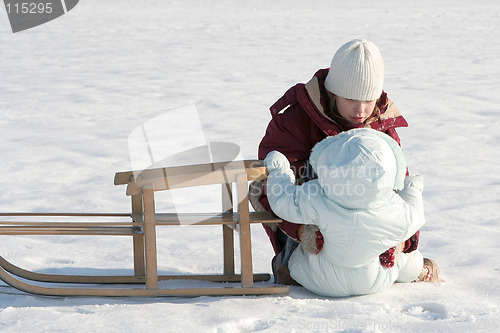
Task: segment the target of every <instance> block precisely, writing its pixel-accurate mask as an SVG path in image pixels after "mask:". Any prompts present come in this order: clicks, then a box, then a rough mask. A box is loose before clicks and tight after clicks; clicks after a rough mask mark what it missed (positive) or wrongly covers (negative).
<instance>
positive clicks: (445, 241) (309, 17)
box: [0, 0, 500, 332]
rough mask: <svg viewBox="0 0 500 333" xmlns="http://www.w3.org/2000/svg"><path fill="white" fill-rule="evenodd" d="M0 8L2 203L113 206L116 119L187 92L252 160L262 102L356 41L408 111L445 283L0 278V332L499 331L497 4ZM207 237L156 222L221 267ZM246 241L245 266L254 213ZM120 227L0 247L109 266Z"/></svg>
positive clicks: (164, 240) (198, 259) (150, 3)
mask: <svg viewBox="0 0 500 333" xmlns="http://www.w3.org/2000/svg"><path fill="white" fill-rule="evenodd" d="M0 8H1V9H0V114H1V117H0V131H1V133H2V134H1V138H2V139H1V140H0V152H1V156H2V157H1V161H2V163H1V164H0V189H1V191H0V211H1V212H11V211H25V212H40V211H42V212H43V211H45V212H49V211H66V212H67V211H70V212H127V211H128V210H129V205H130V204H129V200H128V198H127V197H126V196H125V194H124V191H125V189H124V188H123V187H117V186H114V185H113V176H114V173H115V172H116V171H123V170H128V169H130V160H129V155H128V148H127V140H128V136H129V134H130V133H131V132H132V131H133V130H134V129H135V128H136V127H137V126H139V125H140V124H142V123H144V122H147V121H148V120H150V119H152V118H154V117H156V116H159V115H161V114H164V113H165V112H166V111H168V110H172V109H176V108H179V107H183V106H186V105H191V104H195V105H196V107H197V109H198V112H199V118H200V121H201V123H202V125H203V130H204V135H205V136H206V138H207V140H209V141H226V142H233V143H237V144H238V145H240V147H241V149H242V157H244V158H255V157H256V152H257V145H258V143H259V141H260V139H261V137H262V135H263V134H264V131H265V128H266V125H267V122H268V121H269V119H270V114H269V112H268V107H269V106H270V105H271V104H272V103H273V102H274V101H275V100H276V99H277V98H279V97H280V96H281V95H282V94H283V93H284V92H285V91H286V89H288V88H289V86H291V85H293V84H295V83H297V82H306V81H307V80H309V78H310V77H311V76H312V74H313V73H314V72H315V71H316V70H317V69H319V68H324V67H328V66H329V64H330V61H331V58H332V56H333V54H334V52H335V51H336V50H337V48H338V47H339V46H340V45H342V44H343V43H344V42H347V41H348V40H350V39H353V38H357V37H365V38H367V39H369V40H372V41H374V42H375V43H376V44H377V46H378V47H379V48H380V50H381V52H382V55H383V57H384V60H385V66H386V80H385V90H386V91H387V92H388V93H389V96H390V97H391V98H392V99H393V100H394V102H395V103H396V105H398V107H399V109H400V110H401V111H402V113H403V114H404V116H405V117H406V119H407V120H408V122H409V123H410V126H409V127H408V128H405V129H400V130H399V134H400V136H401V138H402V144H403V150H404V152H405V154H406V157H407V160H408V162H409V168H410V171H411V173H413V174H422V175H424V177H425V186H426V188H425V192H424V200H425V206H426V215H427V221H428V222H427V224H426V225H425V226H424V228H423V229H422V235H421V244H420V249H421V251H422V253H423V254H424V255H425V256H428V257H431V258H433V259H435V260H436V261H438V262H439V264H440V266H441V270H442V273H443V275H444V277H445V279H446V283H442V284H440V285H430V284H397V285H394V286H393V287H391V288H390V289H389V290H387V291H385V292H383V293H380V294H375V295H368V296H363V297H352V298H343V299H332V298H325V297H319V296H317V295H315V294H312V293H311V292H308V291H307V290H305V289H303V288H298V287H293V288H292V289H291V293H290V295H288V296H279V297H274V296H259V297H198V298H187V299H186V298H78V297H75V298H61V297H40V296H32V295H26V294H24V293H22V292H20V291H17V290H15V289H13V288H11V287H9V286H7V285H6V284H4V283H0V331H2V332H29V331H30V332H67V331H72V332H125V331H127V332H129V331H130V332H149V331H157V332H179V331H181V330H184V331H186V332H188V331H189V332H191V331H192V332H255V331H261V332H326V331H339V332H379V331H381V332H418V331H435V332H438V331H439V332H442V331H448V332H471V331H492V332H493V331H497V330H498V327H499V326H500V309H499V307H500V291H499V290H500V288H499V287H500V283H499V276H500V257H499V256H498V254H499V251H500V245H499V244H500V243H499V242H498V239H499V238H500V229H499V228H500V168H499V163H500V149H499V144H500V134H499V133H500V131H499V130H498V127H499V126H500V121H499V120H498V119H499V118H498V113H499V112H500V60H499V57H498V54H499V52H500V46H499V44H498V36H499V34H500V27H499V22H500V14H499V13H500V3H498V1H482V0H477V1H474V2H471V1H468V0H457V1H452V0H442V1H430V0H423V1H418V2H413V1H411V2H404V1H397V2H396V1H389V0H381V1H377V2H372V1H345V0H338V1H326V0H321V1H314V2H306V1H299V0H286V1H285V0H277V1H264V0H256V1H244V2H243V1H241V2H234V1H228V0H218V1H215V0H210V1H202V0H199V1H196V0H183V1H161V0H142V1H131V0H106V1H98V0H82V1H80V3H79V4H78V5H77V6H76V7H75V8H74V9H73V10H72V11H70V12H69V13H68V14H66V15H64V16H62V17H60V18H58V19H56V20H54V21H52V22H49V23H47V24H44V25H42V26H39V27H36V28H33V29H30V30H26V31H24V32H20V33H16V34H13V33H12V32H11V30H10V27H9V23H8V19H7V15H6V13H5V8H4V7H3V6H0ZM187 121H189V120H187ZM177 140H178V141H177V143H178V145H179V146H181V147H182V146H183V145H184V144H185V140H186V138H183V137H179V138H177ZM189 198H190V201H188V202H186V207H190V208H186V207H184V209H191V210H194V209H201V208H206V207H215V208H214V209H218V206H217V204H216V202H215V199H216V198H215V199H214V198H213V195H211V194H210V192H208V193H207V192H198V191H193V192H192V193H191V194H190V195H189ZM219 234H220V232H219V228H212V227H189V228H168V230H164V229H160V230H159V240H158V251H159V260H160V264H159V269H160V270H161V271H162V272H179V273H184V272H202V273H215V272H219V271H220V270H221V269H222V260H221V259H220V253H221V240H220V235H219ZM252 237H253V245H254V246H253V258H254V269H255V271H257V272H270V271H271V269H270V260H271V258H272V249H271V246H270V244H269V242H268V240H267V237H266V236H265V234H264V231H263V229H262V228H261V227H260V226H253V229H252ZM130 243H131V241H130V240H128V239H122V238H112V239H109V238H102V239H101V238H89V237H35V236H25V237H20V236H16V237H7V236H2V237H1V241H0V254H1V255H3V256H5V257H7V258H8V259H10V260H12V261H13V262H15V263H17V264H19V265H21V266H23V267H27V268H30V269H33V270H36V271H40V272H60V271H70V272H83V273H88V274H94V273H95V274H97V273H103V272H108V273H119V272H123V270H126V271H128V272H129V271H130V270H131V269H132V257H131V246H130V245H131V244H130ZM186 285H188V283H187V282H186Z"/></svg>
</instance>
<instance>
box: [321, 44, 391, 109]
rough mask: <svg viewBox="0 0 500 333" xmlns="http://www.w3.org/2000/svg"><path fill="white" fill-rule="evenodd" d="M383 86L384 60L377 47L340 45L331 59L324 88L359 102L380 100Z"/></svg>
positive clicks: (369, 45)
mask: <svg viewBox="0 0 500 333" xmlns="http://www.w3.org/2000/svg"><path fill="white" fill-rule="evenodd" d="M383 86H384V60H383V59H382V55H381V54H380V51H379V50H378V48H377V46H375V44H373V43H372V42H369V41H367V40H366V39H354V40H352V41H350V42H347V43H345V44H344V45H342V46H341V47H340V48H339V49H338V50H337V52H336V53H335V55H334V56H333V60H332V64H331V66H330V71H329V72H328V75H327V77H326V79H325V88H326V89H327V90H328V91H330V92H332V93H334V94H335V95H337V96H340V97H343V98H347V99H355V100H359V101H373V100H376V99H378V98H379V97H380V95H381V94H382V89H383Z"/></svg>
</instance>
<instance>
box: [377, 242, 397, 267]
mask: <svg viewBox="0 0 500 333" xmlns="http://www.w3.org/2000/svg"><path fill="white" fill-rule="evenodd" d="M394 252H396V247H395V246H394V247H391V248H390V249H389V250H387V251H385V252H384V253H382V254H381V255H379V257H378V258H379V260H380V264H381V265H382V266H383V267H385V268H391V267H393V266H394V261H395V260H394V259H395V258H394Z"/></svg>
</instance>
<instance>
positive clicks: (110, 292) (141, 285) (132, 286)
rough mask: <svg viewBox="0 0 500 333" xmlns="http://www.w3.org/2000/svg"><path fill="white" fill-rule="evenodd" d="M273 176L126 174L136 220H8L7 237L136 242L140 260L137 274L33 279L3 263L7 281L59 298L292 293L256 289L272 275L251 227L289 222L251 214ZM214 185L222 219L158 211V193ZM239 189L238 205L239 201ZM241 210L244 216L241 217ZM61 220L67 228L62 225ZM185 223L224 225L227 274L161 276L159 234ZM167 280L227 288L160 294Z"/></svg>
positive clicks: (249, 167) (2, 231) (238, 165)
mask: <svg viewBox="0 0 500 333" xmlns="http://www.w3.org/2000/svg"><path fill="white" fill-rule="evenodd" d="M266 176H267V170H266V168H265V167H264V165H263V163H262V161H258V160H245V161H230V162H219V163H207V164H197V165H188V166H181V167H170V168H156V169H146V170H141V171H126V172H118V173H116V174H115V185H127V189H126V194H127V195H128V196H129V197H130V198H131V203H132V209H131V213H119V214H98V213H0V236H1V235H48V236H51V235H52V236H54V235H91V236H130V237H132V246H133V254H134V273H133V275H132V274H131V275H96V276H88V275H70V274H67V275H62V274H45V273H38V272H32V271H29V270H26V269H23V268H21V267H18V266H16V265H14V264H13V263H11V262H9V261H7V260H6V259H5V258H4V257H1V256H0V279H2V280H3V281H4V282H5V283H7V284H9V285H10V286H12V287H14V288H17V289H19V290H22V291H25V292H27V293H33V294H40V295H53V296H218V295H265V294H271V295H283V294H287V293H289V288H288V287H286V286H276V285H271V286H269V285H264V286H258V285H255V284H254V282H262V281H268V280H269V279H270V275H269V274H267V273H265V274H254V273H253V268H252V252H251V251H252V249H251V237H250V224H251V223H279V222H281V220H280V219H277V218H274V217H273V216H271V214H269V213H267V212H251V213H250V212H249V204H248V181H252V180H256V179H264V178H266ZM213 184H220V185H221V186H222V191H221V192H222V198H221V201H222V209H221V213H220V214H199V213H196V214H189V213H184V214H177V213H157V212H156V211H155V192H157V191H166V190H171V189H174V188H186V187H193V186H201V185H213ZM233 188H234V189H235V194H236V195H235V197H236V200H237V202H233ZM235 207H237V212H235V211H234V208H235ZM13 218H15V219H13ZM55 218H57V219H64V220H66V221H63V222H58V221H54V220H55ZM79 218H85V221H75V220H76V219H79ZM110 218H120V219H123V220H124V221H119V222H116V221H109V220H110ZM89 219H90V220H91V221H89ZM179 224H183V225H198V226H199V225H221V228H222V238H223V255H222V258H223V264H224V265H223V270H224V271H223V272H222V274H183V275H160V274H158V262H157V251H156V248H157V237H156V227H160V226H178V225H179ZM235 230H237V233H238V234H239V247H240V249H239V250H240V260H241V272H240V273H239V274H237V273H236V272H235V260H234V258H235V252H234V247H235V242H234V232H235ZM166 242H168V240H166ZM159 246H162V244H160V245H159ZM164 280H201V281H211V282H220V283H217V284H214V286H213V287H212V286H210V287H206V288H160V287H159V283H158V282H159V281H164ZM224 282H231V283H224ZM188 284H189V282H186V285H188Z"/></svg>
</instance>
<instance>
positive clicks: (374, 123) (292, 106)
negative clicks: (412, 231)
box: [258, 69, 418, 253]
mask: <svg viewBox="0 0 500 333" xmlns="http://www.w3.org/2000/svg"><path fill="white" fill-rule="evenodd" d="M328 70H329V69H321V70H319V71H317V72H316V74H314V76H313V78H312V79H311V80H310V81H309V82H308V83H306V84H303V83H299V84H296V85H295V86H293V87H291V88H290V89H288V91H287V92H286V93H285V94H284V95H283V96H282V97H281V98H280V99H279V100H278V101H276V103H274V104H273V105H272V106H271V108H270V110H271V115H272V119H271V121H270V122H269V125H268V127H267V130H266V134H265V135H264V138H263V139H262V141H261V142H260V145H259V154H258V156H259V159H264V158H265V157H266V156H267V154H268V153H269V152H271V151H273V150H278V151H280V152H281V153H283V154H284V155H285V156H286V157H287V158H288V160H289V161H290V166H291V168H292V169H293V171H294V172H295V175H296V179H297V181H298V183H300V182H301V181H300V180H301V179H302V178H303V177H304V176H305V173H306V171H307V167H306V162H307V161H308V159H309V154H310V152H311V149H312V148H313V147H314V145H315V144H316V143H318V142H319V141H321V140H323V139H324V138H326V137H327V136H332V135H337V134H338V133H340V132H343V131H346V130H349V129H353V128H358V127H370V128H373V129H376V130H378V131H381V132H385V133H386V134H388V135H390V136H391V137H392V138H394V140H396V141H397V142H398V143H400V140H399V137H398V135H397V133H396V130H395V128H396V127H407V126H408V123H407V122H406V120H405V119H404V118H403V116H402V115H401V114H400V113H399V110H398V109H397V108H396V107H395V105H394V104H393V103H392V102H391V101H390V100H389V99H388V98H387V94H386V93H385V92H383V93H382V95H381V96H380V98H379V100H378V102H377V105H378V107H379V109H380V114H377V115H374V116H372V117H371V118H369V119H368V120H367V121H365V123H364V124H352V123H349V122H347V121H346V120H345V119H343V118H342V117H340V116H339V115H335V114H332V112H331V111H329V110H330V108H329V107H328V105H329V103H330V99H329V97H328V94H327V92H326V89H325V85H324V82H325V78H326V75H327V74H328ZM327 114H328V116H327ZM264 188H265V185H264ZM259 201H260V203H261V204H262V205H263V206H264V208H265V209H266V210H268V211H269V212H271V213H272V210H271V207H270V206H269V202H268V201H267V196H266V191H265V190H264V191H263V193H262V195H261V197H260V199H259ZM278 227H279V228H280V229H281V230H282V231H283V232H284V233H286V234H287V235H288V236H289V237H291V238H293V239H296V240H297V238H298V236H297V230H298V228H299V225H298V224H295V223H291V222H287V221H283V222H282V223H279V224H278ZM264 229H265V230H266V233H267V234H268V236H269V238H270V240H271V243H272V245H273V249H274V251H275V253H279V252H280V251H281V246H282V245H281V244H280V243H279V241H278V234H277V232H275V231H273V230H272V229H271V228H270V227H269V226H267V225H264ZM412 239H413V242H411V241H410V242H407V244H406V246H405V249H404V250H405V252H411V251H413V250H414V249H416V246H417V244H418V232H417V234H416V235H415V236H414V237H412ZM408 243H410V244H408Z"/></svg>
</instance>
